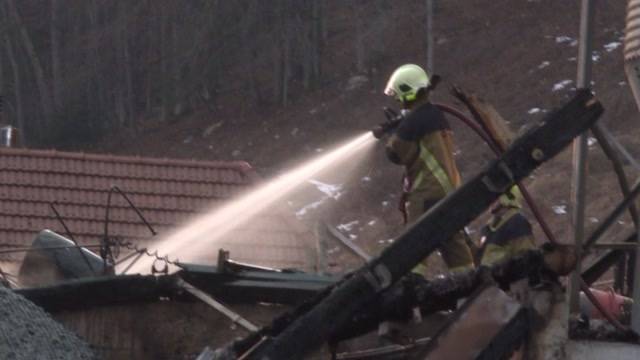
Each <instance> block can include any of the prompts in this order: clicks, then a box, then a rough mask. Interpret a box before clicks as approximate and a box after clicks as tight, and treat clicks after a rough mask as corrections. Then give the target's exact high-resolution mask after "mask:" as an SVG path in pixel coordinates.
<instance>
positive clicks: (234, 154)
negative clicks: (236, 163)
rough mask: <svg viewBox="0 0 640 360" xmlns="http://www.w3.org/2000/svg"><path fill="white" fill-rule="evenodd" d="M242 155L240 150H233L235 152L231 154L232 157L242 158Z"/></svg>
mask: <svg viewBox="0 0 640 360" xmlns="http://www.w3.org/2000/svg"><path fill="white" fill-rule="evenodd" d="M240 154H242V152H241V151H240V150H233V152H232V153H231V156H233V157H238V156H240Z"/></svg>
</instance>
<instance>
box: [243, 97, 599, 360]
mask: <svg viewBox="0 0 640 360" xmlns="http://www.w3.org/2000/svg"><path fill="white" fill-rule="evenodd" d="M602 112H603V108H602V106H601V104H600V103H599V102H598V101H596V100H595V99H594V97H593V95H592V94H591V93H590V92H589V91H587V90H579V91H578V92H577V93H576V95H575V96H574V98H573V99H572V100H571V101H569V103H567V104H566V105H565V106H564V107H563V108H561V109H560V110H558V111H555V112H553V113H552V114H550V115H549V116H548V117H547V118H546V119H545V121H544V122H543V123H542V124H541V125H540V126H538V127H536V128H533V129H530V130H529V131H528V132H527V133H526V134H525V135H523V136H522V137H520V138H519V139H517V140H516V141H515V142H514V143H513V144H512V146H511V147H510V148H509V149H507V151H506V152H505V153H504V154H503V155H502V156H501V157H500V158H499V159H497V160H494V161H492V162H491V163H489V164H488V165H487V166H486V167H485V168H484V169H483V170H482V171H481V172H480V173H479V174H478V175H476V176H475V177H473V178H471V179H470V180H469V181H468V182H467V183H466V184H464V185H463V186H462V187H460V188H459V189H457V190H456V191H455V192H453V193H452V194H450V195H449V196H447V197H446V198H445V199H443V200H442V201H441V202H439V203H438V204H437V205H436V206H434V207H433V208H432V209H431V210H429V211H428V212H427V213H426V214H424V215H423V216H422V217H420V218H419V219H418V220H417V221H416V222H415V223H414V224H412V225H411V226H409V227H408V228H407V229H406V230H405V231H404V232H403V233H402V234H401V235H400V236H398V237H397V239H396V241H394V243H393V244H392V245H390V246H389V247H388V248H386V249H385V250H384V251H383V252H382V253H381V254H380V255H379V256H378V257H376V258H375V259H373V260H371V261H370V262H368V263H367V264H366V265H365V266H363V267H362V268H361V269H360V270H359V271H358V272H356V273H354V274H353V275H352V276H351V277H349V278H348V279H346V280H345V281H343V282H341V283H339V284H338V285H337V286H335V287H334V288H332V289H331V291H330V292H327V293H326V297H324V298H322V299H320V300H319V301H318V302H317V304H316V305H315V306H312V308H311V309H310V310H309V311H307V312H305V313H304V314H302V316H299V317H296V318H295V319H294V320H293V321H291V322H290V323H289V324H287V325H286V326H284V330H283V331H281V332H279V333H277V334H274V336H275V337H273V338H271V339H268V340H266V341H262V342H261V343H260V345H259V346H256V347H254V348H253V350H252V352H251V353H250V354H247V355H246V356H245V357H244V358H246V359H301V358H304V355H305V354H306V353H307V352H310V351H312V350H314V349H316V348H317V347H319V346H320V345H321V344H322V343H324V342H325V341H326V340H327V339H328V337H329V336H330V335H331V334H332V333H335V332H336V331H338V330H339V329H341V328H343V327H345V326H348V324H349V322H350V321H351V316H352V315H353V314H354V313H356V312H357V311H358V310H359V309H362V308H363V306H366V304H367V303H369V302H370V301H371V299H372V298H374V297H375V296H377V294H379V293H380V292H382V291H384V290H386V289H388V288H390V287H391V286H392V285H393V284H394V283H396V282H397V281H398V280H399V279H400V278H401V277H402V276H403V275H405V274H406V273H408V272H409V271H411V269H412V268H413V267H414V266H415V265H416V264H418V263H419V262H420V261H421V260H422V259H424V258H425V257H426V256H428V255H429V254H430V253H432V252H433V251H434V250H435V249H437V248H438V247H439V245H440V244H441V243H442V242H443V241H446V240H447V239H448V238H450V237H451V236H452V235H453V234H454V233H455V232H457V231H459V230H460V229H462V228H463V227H464V226H465V225H466V224H468V223H469V222H470V221H472V220H473V219H474V218H475V217H477V216H478V215H480V214H481V213H482V212H483V211H484V210H485V209H486V208H488V207H489V206H490V205H491V204H492V203H493V202H494V201H495V200H496V199H497V198H498V197H499V196H500V195H501V194H502V193H503V192H504V191H506V190H507V189H508V188H509V187H511V186H513V184H514V183H515V182H517V181H519V180H521V179H523V178H524V177H526V176H528V175H529V174H530V173H531V172H532V171H533V170H534V169H535V168H537V167H538V166H540V165H541V164H542V163H543V162H545V161H546V160H548V159H550V158H552V157H553V156H555V155H556V154H558V153H559V152H560V151H561V150H562V149H564V148H565V147H566V146H567V145H568V144H569V143H570V142H571V140H572V139H573V138H575V137H576V136H578V135H579V134H581V133H583V132H584V131H585V130H587V129H588V128H590V127H591V126H592V125H593V124H594V123H595V122H596V120H597V119H598V118H599V117H600V115H601V114H602ZM310 329H312V330H310ZM245 345H246V344H245ZM254 345H255V344H254Z"/></svg>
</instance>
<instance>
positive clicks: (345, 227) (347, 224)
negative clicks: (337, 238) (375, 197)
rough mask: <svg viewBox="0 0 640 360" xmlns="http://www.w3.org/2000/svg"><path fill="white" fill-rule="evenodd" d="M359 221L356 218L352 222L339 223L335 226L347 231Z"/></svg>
mask: <svg viewBox="0 0 640 360" xmlns="http://www.w3.org/2000/svg"><path fill="white" fill-rule="evenodd" d="M359 223H360V222H359V221H358V220H354V221H352V222H348V223H346V224H340V225H338V226H336V229H338V230H340V231H344V232H349V231H351V229H353V227H354V226H356V225H358V224H359Z"/></svg>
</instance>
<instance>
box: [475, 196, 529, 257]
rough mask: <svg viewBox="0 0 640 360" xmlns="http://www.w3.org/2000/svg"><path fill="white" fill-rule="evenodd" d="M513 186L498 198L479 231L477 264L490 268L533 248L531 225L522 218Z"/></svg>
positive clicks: (519, 203)
mask: <svg viewBox="0 0 640 360" xmlns="http://www.w3.org/2000/svg"><path fill="white" fill-rule="evenodd" d="M521 204H522V195H521V193H520V190H519V189H518V187H517V186H515V185H514V186H513V187H512V188H511V189H509V191H507V192H506V193H505V194H503V195H502V196H500V198H499V200H498V202H497V204H496V205H495V206H494V207H493V209H492V210H491V218H490V219H489V221H488V222H487V224H486V225H485V226H484V227H483V228H482V230H481V235H482V241H481V242H482V247H481V249H480V255H481V257H480V259H481V260H480V263H481V265H486V266H491V265H494V264H495V263H497V262H500V261H502V260H506V259H509V258H512V257H514V256H518V255H520V254H522V253H523V252H526V251H527V250H531V249H534V248H535V244H534V240H533V232H532V230H531V223H529V221H528V220H527V218H526V217H524V215H522V211H521V210H522V205H521Z"/></svg>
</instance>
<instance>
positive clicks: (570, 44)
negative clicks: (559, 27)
mask: <svg viewBox="0 0 640 360" xmlns="http://www.w3.org/2000/svg"><path fill="white" fill-rule="evenodd" d="M576 45H578V40H573V41H572V42H570V43H569V46H572V47H573V46H576Z"/></svg>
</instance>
